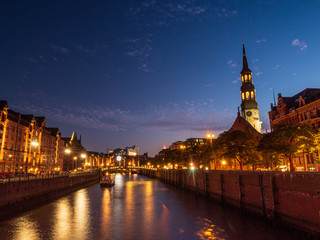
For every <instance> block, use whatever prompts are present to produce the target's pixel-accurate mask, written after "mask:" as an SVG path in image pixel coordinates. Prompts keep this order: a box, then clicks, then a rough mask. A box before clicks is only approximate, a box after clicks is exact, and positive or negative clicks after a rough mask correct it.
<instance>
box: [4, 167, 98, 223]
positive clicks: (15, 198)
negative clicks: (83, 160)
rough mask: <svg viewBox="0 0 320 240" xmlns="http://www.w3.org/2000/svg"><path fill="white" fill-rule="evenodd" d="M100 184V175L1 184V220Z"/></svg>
mask: <svg viewBox="0 0 320 240" xmlns="http://www.w3.org/2000/svg"><path fill="white" fill-rule="evenodd" d="M98 182H99V174H98V173H85V174H81V175H76V176H72V175H70V176H62V177H55V178H46V179H36V180H26V181H17V182H7V183H1V184H0V196H1V198H0V220H2V219H5V218H8V217H10V216H12V215H14V214H16V213H18V212H21V211H24V210H26V209H30V208H32V207H36V206H38V205H40V204H43V203H45V202H48V201H51V200H53V199H56V198H59V197H61V196H63V195H65V194H67V193H70V192H73V191H75V190H78V189H80V188H83V187H86V186H89V185H92V184H95V183H98Z"/></svg>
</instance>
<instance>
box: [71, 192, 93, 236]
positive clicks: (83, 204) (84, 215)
mask: <svg viewBox="0 0 320 240" xmlns="http://www.w3.org/2000/svg"><path fill="white" fill-rule="evenodd" d="M88 201H89V199H88V191H87V189H82V190H80V191H78V192H77V193H76V196H75V208H74V226H73V229H76V231H73V234H75V238H76V239H86V238H87V236H88V232H89V229H88V227H89V226H90V225H91V224H90V212H89V204H88Z"/></svg>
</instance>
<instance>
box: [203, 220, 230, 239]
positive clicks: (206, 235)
mask: <svg viewBox="0 0 320 240" xmlns="http://www.w3.org/2000/svg"><path fill="white" fill-rule="evenodd" d="M200 225H202V228H201V229H200V230H199V231H198V232H197V236H198V237H199V238H200V239H203V240H205V239H217V240H224V239H226V238H224V237H221V236H219V235H222V234H225V232H224V230H223V229H222V228H220V227H217V226H215V225H214V224H213V223H212V221H211V220H209V219H207V218H204V219H200Z"/></svg>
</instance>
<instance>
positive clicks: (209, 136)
mask: <svg viewBox="0 0 320 240" xmlns="http://www.w3.org/2000/svg"><path fill="white" fill-rule="evenodd" d="M214 137H215V135H214V134H211V133H208V134H207V138H209V139H210V144H211V145H212V139H213V138H214Z"/></svg>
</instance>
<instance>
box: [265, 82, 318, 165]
mask: <svg viewBox="0 0 320 240" xmlns="http://www.w3.org/2000/svg"><path fill="white" fill-rule="evenodd" d="M269 121H270V127H271V130H274V129H275V127H276V126H277V125H285V124H292V123H301V124H308V125H311V126H312V127H314V128H319V127H320V88H306V89H305V90H303V91H301V92H299V93H297V94H296V95H294V96H292V97H283V96H282V95H281V93H280V94H278V103H277V104H276V103H274V104H271V111H270V112H269ZM294 164H295V166H297V167H298V169H301V170H310V171H315V170H316V171H319V170H320V168H319V164H317V163H316V162H315V161H314V155H313V154H309V153H301V154H299V155H297V156H295V159H294Z"/></svg>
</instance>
